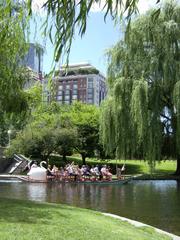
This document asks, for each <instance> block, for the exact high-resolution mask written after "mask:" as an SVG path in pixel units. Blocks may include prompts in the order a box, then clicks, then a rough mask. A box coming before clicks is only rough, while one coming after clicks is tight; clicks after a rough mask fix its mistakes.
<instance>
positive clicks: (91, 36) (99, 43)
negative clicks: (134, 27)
mask: <svg viewBox="0 0 180 240" xmlns="http://www.w3.org/2000/svg"><path fill="white" fill-rule="evenodd" d="M41 1H42V2H43V1H44V0H39V1H38V4H39V3H41ZM35 2H36V4H37V1H35ZM102 2H103V1H102ZM155 2H156V0H151V1H150V0H147V1H144V0H139V10H140V12H141V13H142V12H145V11H146V10H147V9H149V7H150V6H152V4H155ZM38 21H39V19H38ZM41 24H42V22H41V23H39V22H38V24H37V25H38V28H39V26H41ZM34 28H35V27H34V23H32V24H31V36H30V40H31V42H38V43H40V44H42V45H45V41H44V39H43V38H42V36H41V34H40V33H41V31H40V30H39V29H38V30H37V34H36V36H35V38H34ZM121 37H122V32H121V31H120V27H119V26H114V22H113V21H112V20H111V18H110V17H107V19H106V23H105V22H104V12H102V11H100V9H98V6H96V9H94V10H93V11H92V12H90V15H89V18H88V23H87V31H86V33H85V35H84V36H83V37H82V38H81V37H79V36H78V35H77V36H75V38H74V40H73V44H72V48H71V53H70V58H69V63H70V64H73V63H80V62H89V63H91V64H92V65H93V66H95V67H96V68H97V69H99V70H100V71H101V72H102V73H103V74H104V75H106V69H107V61H106V58H105V50H106V49H108V48H110V47H112V46H113V45H114V44H115V43H116V42H117V41H118V40H119V39H120V38H121ZM53 50H54V47H53V46H52V44H51V43H50V41H49V40H48V39H47V40H46V52H45V54H44V62H43V71H44V72H45V73H48V72H49V71H50V70H51V69H52V61H53Z"/></svg>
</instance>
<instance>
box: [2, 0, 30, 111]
mask: <svg viewBox="0 0 180 240" xmlns="http://www.w3.org/2000/svg"><path fill="white" fill-rule="evenodd" d="M12 2H13V1H10V0H9V1H1V3H0V110H1V111H3V112H20V111H21V109H24V108H25V107H26V106H25V105H26V104H25V101H24V97H25V96H24V92H23V91H22V88H23V86H24V82H25V80H26V75H27V74H26V72H25V70H24V69H23V67H22V66H21V64H20V62H21V61H22V58H23V57H24V55H25V52H26V50H27V44H26V43H25V38H26V36H27V35H26V33H25V29H27V28H26V27H27V25H26V23H27V22H26V18H25V15H24V14H25V12H24V9H23V7H22V6H21V5H18V6H16V5H12Z"/></svg>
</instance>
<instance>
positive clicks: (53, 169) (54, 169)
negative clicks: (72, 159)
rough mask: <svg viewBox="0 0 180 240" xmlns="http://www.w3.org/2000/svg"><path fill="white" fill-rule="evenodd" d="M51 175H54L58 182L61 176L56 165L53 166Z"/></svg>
mask: <svg viewBox="0 0 180 240" xmlns="http://www.w3.org/2000/svg"><path fill="white" fill-rule="evenodd" d="M51 173H52V174H53V176H54V177H55V179H56V180H57V179H58V175H59V169H58V167H56V165H53V168H52V170H51Z"/></svg>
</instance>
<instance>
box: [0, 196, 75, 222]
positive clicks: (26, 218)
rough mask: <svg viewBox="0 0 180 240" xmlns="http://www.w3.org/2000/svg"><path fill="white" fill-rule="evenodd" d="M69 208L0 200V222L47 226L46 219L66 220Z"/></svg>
mask: <svg viewBox="0 0 180 240" xmlns="http://www.w3.org/2000/svg"><path fill="white" fill-rule="evenodd" d="M68 211H72V208H71V207H65V206H63V205H51V204H49V206H48V204H43V203H38V202H30V201H24V200H23V201H21V200H17V199H16V200H15V199H6V198H0V222H8V223H30V224H36V223H43V224H48V221H47V220H48V219H52V218H54V214H55V213H56V214H57V215H58V217H61V218H65V219H66V218H68Z"/></svg>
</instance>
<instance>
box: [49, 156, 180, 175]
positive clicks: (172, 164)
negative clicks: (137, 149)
mask: <svg viewBox="0 0 180 240" xmlns="http://www.w3.org/2000/svg"><path fill="white" fill-rule="evenodd" d="M67 159H68V161H69V162H72V161H74V162H75V163H77V164H79V165H82V160H81V158H80V157H79V156H76V157H68V158H67ZM86 162H87V164H89V165H96V164H101V165H103V164H107V165H110V166H111V168H112V169H113V170H114V172H115V167H116V160H104V161H100V160H97V159H95V158H87V160H86ZM117 163H118V164H119V165H120V166H122V165H123V164H124V163H125V165H126V171H125V174H127V175H136V174H150V168H149V165H148V162H147V161H143V160H126V161H125V160H118V161H117ZM51 164H52V165H53V164H56V165H57V166H58V165H61V164H63V163H62V158H61V157H60V156H52V157H51ZM175 170H176V161H175V160H166V161H159V162H158V161H157V162H156V167H155V171H154V173H153V174H155V175H169V174H173V173H174V172H175Z"/></svg>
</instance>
